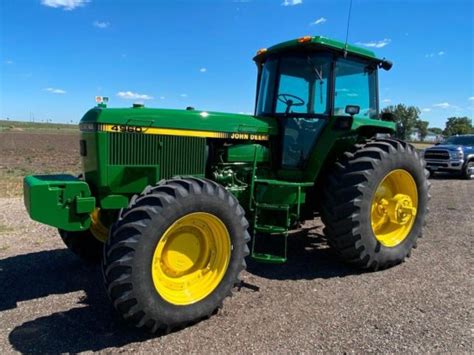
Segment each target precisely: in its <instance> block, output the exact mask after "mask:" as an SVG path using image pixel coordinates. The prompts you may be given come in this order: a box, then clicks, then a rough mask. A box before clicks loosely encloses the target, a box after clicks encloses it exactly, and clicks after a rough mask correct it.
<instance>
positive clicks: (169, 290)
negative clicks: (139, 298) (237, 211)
mask: <svg viewBox="0 0 474 355" xmlns="http://www.w3.org/2000/svg"><path fill="white" fill-rule="evenodd" d="M230 256H231V243H230V235H229V232H228V230H227V227H226V226H225V224H224V223H223V222H222V221H221V220H220V219H219V218H218V217H216V216H214V215H212V214H209V213H204V212H195V213H190V214H188V215H185V216H184V217H181V218H180V219H178V220H177V221H175V222H174V223H173V224H172V225H171V226H170V227H169V228H168V229H167V230H166V231H165V233H164V234H163V236H162V237H161V239H160V241H159V242H158V244H157V246H156V249H155V253H154V255H153V261H152V264H151V274H152V279H153V284H154V286H155V289H156V291H157V292H158V293H159V294H160V296H161V297H162V298H163V299H164V300H165V301H167V302H169V303H171V304H174V305H179V306H184V305H190V304H193V303H196V302H199V301H201V300H203V299H204V298H206V297H207V296H209V295H210V294H211V293H212V292H213V291H214V290H215V289H216V288H217V286H218V285H219V283H220V282H221V281H222V278H223V277H224V275H225V272H226V271H227V267H228V265H229V261H230Z"/></svg>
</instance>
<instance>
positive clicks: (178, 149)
mask: <svg viewBox="0 0 474 355" xmlns="http://www.w3.org/2000/svg"><path fill="white" fill-rule="evenodd" d="M108 137H109V140H108V141H109V145H108V148H109V153H108V162H109V165H122V166H159V167H160V178H162V179H166V178H170V177H172V176H175V175H180V174H181V175H200V174H204V172H205V163H206V162H205V151H206V139H205V138H198V137H177V136H161V135H151V134H137V133H108Z"/></svg>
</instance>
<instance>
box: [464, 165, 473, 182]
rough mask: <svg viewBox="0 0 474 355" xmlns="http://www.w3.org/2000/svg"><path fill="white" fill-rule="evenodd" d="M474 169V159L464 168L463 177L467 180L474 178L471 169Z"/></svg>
mask: <svg viewBox="0 0 474 355" xmlns="http://www.w3.org/2000/svg"><path fill="white" fill-rule="evenodd" d="M473 169H474V160H471V161H468V162H467V163H466V165H465V166H464V168H463V172H462V177H463V178H464V179H466V180H472V179H474V174H472V173H471V171H472V170H473Z"/></svg>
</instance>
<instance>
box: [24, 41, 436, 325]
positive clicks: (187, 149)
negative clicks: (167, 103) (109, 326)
mask: <svg viewBox="0 0 474 355" xmlns="http://www.w3.org/2000/svg"><path fill="white" fill-rule="evenodd" d="M254 60H255V62H256V64H257V68H258V79H257V97H256V105H255V114H254V115H253V116H250V115H238V114H228V113H217V112H207V111H200V110H195V109H192V108H188V109H187V110H169V109H150V108H145V107H143V105H134V106H133V107H131V108H121V109H116V108H107V107H106V104H105V103H104V102H101V103H99V105H98V106H97V107H95V108H93V109H91V110H90V111H88V112H87V113H86V114H85V115H84V117H83V118H82V120H81V122H80V131H81V137H80V154H81V156H82V161H83V168H84V169H83V170H84V174H83V176H82V177H79V178H78V177H74V176H69V175H47V176H27V177H25V180H24V196H25V205H26V208H27V210H28V213H29V215H30V216H31V218H32V219H34V220H36V221H39V222H42V223H45V224H48V225H50V226H54V227H56V228H58V229H59V234H60V235H61V237H62V239H63V240H64V242H65V244H66V245H67V247H68V248H69V249H71V250H72V251H73V252H74V253H76V254H77V255H79V256H80V257H82V258H84V259H87V260H93V261H99V260H101V261H102V270H103V275H104V280H105V286H106V289H107V293H108V295H109V297H110V299H111V301H112V303H113V305H114V307H115V308H116V310H117V311H118V312H119V313H120V314H121V316H122V317H123V318H124V319H126V320H127V321H128V322H129V323H131V324H133V325H135V326H137V327H143V328H146V329H148V330H150V331H152V332H156V331H159V330H169V329H174V328H180V327H183V326H186V325H187V324H191V323H194V322H196V321H198V320H200V319H203V318H206V317H209V316H210V315H212V314H213V313H214V312H215V311H216V310H217V309H218V308H219V307H221V306H222V303H223V300H224V299H225V298H226V297H227V296H229V295H231V293H232V289H233V287H234V286H235V285H236V283H238V281H239V274H240V273H241V271H242V270H244V269H245V266H246V264H245V258H246V257H247V256H248V255H249V254H250V255H249V257H251V258H252V259H254V260H256V261H259V262H263V263H284V262H285V261H286V260H287V251H286V250H287V240H288V239H290V240H291V236H290V238H288V235H289V232H290V231H291V230H295V229H297V228H299V227H300V225H301V223H302V222H304V221H305V220H312V219H313V218H315V216H320V217H321V219H322V221H323V223H324V225H325V229H324V234H325V237H326V238H327V241H328V243H329V245H330V246H331V247H332V248H334V250H335V251H336V253H337V255H339V256H340V258H341V259H342V260H343V261H345V262H347V263H350V264H352V265H354V266H356V267H359V268H363V269H369V270H380V269H385V268H388V267H391V266H394V265H396V264H399V263H401V262H403V261H404V259H405V257H407V256H408V255H409V254H410V251H411V249H412V248H413V247H415V246H416V242H417V238H418V237H420V236H421V233H422V227H423V224H424V220H425V215H426V211H427V203H428V198H429V195H428V188H429V185H428V182H427V178H426V171H425V169H424V162H423V160H422V159H421V158H420V156H419V154H418V153H417V152H416V150H415V149H414V148H413V147H412V146H411V145H409V144H407V143H405V142H403V141H400V140H397V139H393V138H390V136H391V135H392V134H393V133H394V132H395V129H396V125H395V123H394V122H393V117H391V116H390V115H382V116H381V115H380V114H379V101H378V79H377V72H378V69H379V68H382V69H385V70H389V69H390V67H391V66H392V64H391V63H390V62H389V61H387V60H385V59H379V58H377V57H376V56H375V55H374V53H373V52H371V51H368V50H365V49H362V48H358V47H355V46H352V45H347V44H344V43H342V42H338V41H335V40H331V39H327V38H324V37H319V36H316V37H312V36H306V37H302V38H299V39H296V40H291V41H288V42H284V43H281V44H278V45H276V46H273V47H271V48H268V49H262V50H260V51H258V52H257V55H256V56H255V58H254ZM269 240H271V241H272V242H271V243H268V241H269ZM270 244H271V245H270ZM270 246H271V247H270Z"/></svg>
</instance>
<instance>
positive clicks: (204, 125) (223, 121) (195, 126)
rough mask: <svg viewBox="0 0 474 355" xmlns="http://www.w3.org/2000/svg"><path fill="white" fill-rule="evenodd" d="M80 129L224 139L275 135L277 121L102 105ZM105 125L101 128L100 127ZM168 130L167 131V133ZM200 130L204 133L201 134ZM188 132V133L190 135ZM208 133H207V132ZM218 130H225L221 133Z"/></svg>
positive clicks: (214, 113) (238, 115)
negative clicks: (156, 132) (105, 106)
mask: <svg viewBox="0 0 474 355" xmlns="http://www.w3.org/2000/svg"><path fill="white" fill-rule="evenodd" d="M80 128H81V131H88V130H96V129H99V130H106V131H113V130H117V131H122V132H124V131H125V132H138V131H140V132H143V133H146V131H147V130H160V129H161V130H163V132H165V133H164V134H171V135H174V133H176V135H190V136H201V137H213V138H225V137H226V136H227V134H240V133H242V134H256V135H267V136H268V135H275V134H277V132H278V129H277V123H276V122H275V120H273V119H271V118H263V117H253V116H250V115H241V114H233V113H222V112H208V111H199V110H171V109H154V108H145V107H137V108H103V107H95V108H93V109H91V110H89V111H88V112H87V113H86V114H85V115H84V117H83V118H82V119H81V122H80ZM101 128H102V129H101ZM166 132H167V133H166ZM199 132H201V133H199ZM188 133H189V134H188ZM206 133H208V134H207V135H206ZM219 133H225V134H224V135H222V136H220V135H219Z"/></svg>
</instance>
